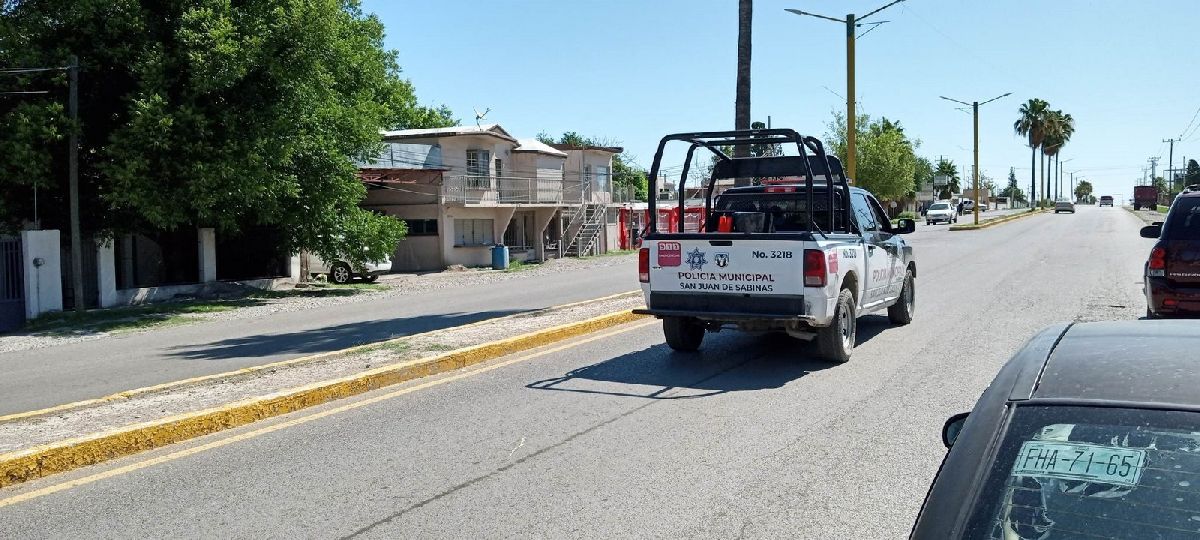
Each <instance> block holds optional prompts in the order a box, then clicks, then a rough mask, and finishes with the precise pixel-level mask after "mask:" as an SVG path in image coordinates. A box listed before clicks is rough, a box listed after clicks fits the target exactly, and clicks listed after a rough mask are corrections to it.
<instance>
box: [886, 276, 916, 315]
mask: <svg viewBox="0 0 1200 540" xmlns="http://www.w3.org/2000/svg"><path fill="white" fill-rule="evenodd" d="M916 309H917V289H916V281H915V280H914V279H913V273H912V270H906V271H905V272H904V288H903V289H900V298H897V299H896V303H895V304H892V305H891V306H888V320H889V321H892V324H900V325H904V324H908V323H910V322H912V319H913V312H914V311H916Z"/></svg>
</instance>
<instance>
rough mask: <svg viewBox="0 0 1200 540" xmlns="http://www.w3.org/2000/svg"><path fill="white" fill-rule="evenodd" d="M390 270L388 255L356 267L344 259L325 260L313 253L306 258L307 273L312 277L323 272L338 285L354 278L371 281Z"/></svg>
mask: <svg viewBox="0 0 1200 540" xmlns="http://www.w3.org/2000/svg"><path fill="white" fill-rule="evenodd" d="M391 271H392V259H391V258H390V257H389V258H385V259H384V260H382V261H377V262H368V263H366V264H365V265H363V266H361V267H357V268H355V267H352V266H350V263H348V262H345V261H332V262H326V261H325V260H323V259H321V258H320V257H317V256H315V255H312V256H310V257H309V259H308V273H309V274H310V275H311V276H312V277H316V276H318V275H320V274H325V275H327V276H328V277H329V282H330V283H336V284H338V285H345V284H347V283H350V281H351V280H352V279H354V278H359V279H362V280H363V281H366V282H367V283H371V282H373V281H375V280H376V279H379V275H380V274H386V273H388V272H391Z"/></svg>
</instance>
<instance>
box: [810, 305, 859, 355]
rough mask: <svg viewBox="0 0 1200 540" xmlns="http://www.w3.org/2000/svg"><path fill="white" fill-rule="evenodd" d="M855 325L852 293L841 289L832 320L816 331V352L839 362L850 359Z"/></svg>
mask: <svg viewBox="0 0 1200 540" xmlns="http://www.w3.org/2000/svg"><path fill="white" fill-rule="evenodd" d="M857 325H858V321H857V318H856V313H855V310H854V295H853V294H851V293H850V290H849V289H842V292H841V293H840V294H838V301H837V309H835V310H834V312H833V322H832V323H830V324H829V326H827V327H825V328H822V329H821V330H820V331H818V332H817V340H816V341H817V354H818V355H820V357H821V358H824V359H825V360H828V361H830V362H836V363H839V364H842V363H845V362H848V361H850V354H851V353H853V352H854V340H855V333H856V332H857Z"/></svg>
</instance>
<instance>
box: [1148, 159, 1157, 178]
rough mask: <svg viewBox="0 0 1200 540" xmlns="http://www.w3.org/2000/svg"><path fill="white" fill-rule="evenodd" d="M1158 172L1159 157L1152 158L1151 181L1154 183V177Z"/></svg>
mask: <svg viewBox="0 0 1200 540" xmlns="http://www.w3.org/2000/svg"><path fill="white" fill-rule="evenodd" d="M1157 174H1158V158H1157V157H1152V158H1150V183H1151V184H1153V183H1154V179H1155V177H1156V176H1157Z"/></svg>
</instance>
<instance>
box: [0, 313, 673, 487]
mask: <svg viewBox="0 0 1200 540" xmlns="http://www.w3.org/2000/svg"><path fill="white" fill-rule="evenodd" d="M655 322H657V321H653V320H651V321H644V322H640V323H636V324H631V325H629V326H626V327H624V328H618V329H616V330H612V331H608V332H604V333H602V334H596V335H594V336H590V337H587V338H583V339H579V340H577V341H574V342H571V343H567V344H563V345H558V346H555V347H551V348H549V349H543V350H540V351H537V352H534V353H530V354H526V355H524V356H519V357H517V358H513V359H510V360H505V361H503V362H498V363H496V364H492V365H489V366H485V367H482V368H479V369H474V370H471V371H467V372H463V373H458V374H455V375H451V376H448V377H445V378H442V379H438V380H434V381H429V382H425V383H421V384H418V385H415V386H410V387H407V388H402V389H400V390H396V391H394V392H388V393H386V394H382V395H379V396H375V397H372V398H368V399H364V400H362V401H356V402H354V403H349V404H346V405H342V406H340V407H334V408H332V409H328V410H324V411H321V412H317V413H313V414H309V415H307V416H302V417H300V418H295V419H292V420H287V421H284V422H280V423H278V424H274V425H271V426H266V427H262V428H259V429H256V430H254V431H248V432H246V433H240V434H238V435H233V436H230V437H226V438H224V439H220V440H216V441H212V442H209V443H205V444H202V445H199V446H195V447H192V448H187V449H184V450H180V451H177V452H172V453H170V454H166V455H163V456H158V457H154V458H150V459H147V460H145V461H139V462H137V463H131V464H129V465H124V466H121V467H117V468H115V469H110V470H107V471H104V472H99V473H96V474H93V475H89V476H85V477H82V478H76V479H74V480H68V481H66V482H63V483H61V484H55V485H52V486H46V487H44V488H40V489H35V490H33V491H30V492H28V493H22V494H20V495H15V496H12V497H9V498H7V499H0V508H4V507H6V506H11V505H14V504H18V503H22V502H26V501H30V500H33V499H38V498H41V497H45V496H46V495H51V494H54V493H58V492H60V491H65V490H68V489H72V488H76V487H79V486H84V485H87V484H91V483H93V482H98V481H100V480H104V479H106V478H112V477H115V476H120V475H123V474H127V473H131V472H134V471H139V470H141V469H145V468H147V467H153V466H155V465H159V464H162V463H167V462H170V461H175V460H177V459H180V458H185V457H188V456H191V455H195V454H199V453H201V452H206V451H208V450H213V449H216V448H220V447H222V446H227V445H230V444H233V443H236V442H240V441H244V440H248V439H253V438H255V437H259V436H261V435H266V434H268V433H272V432H275V431H279V430H281V429H286V428H290V427H295V426H299V425H301V424H307V423H309V422H312V421H314V420H319V419H322V418H326V417H329V416H333V415H335V414H339V413H343V412H346V411H351V410H354V409H359V408H362V407H366V406H368V405H374V404H376V403H379V402H381V401H387V400H389V399H393V398H396V397H400V396H403V395H405V394H410V393H413V392H416V391H418V390H424V389H426V388H432V387H434V386H439V385H443V384H446V383H450V382H454V381H457V380H460V379H465V378H467V377H472V376H475V375H479V374H481V373H487V372H489V371H493V370H497V369H500V368H502V367H506V366H510V365H512V364H516V363H519V362H525V361H528V360H533V359H535V358H539V357H542V356H545V355H547V354H551V353H555V352H559V351H562V350H566V349H570V348H573V347H578V346H580V345H583V344H586V343H591V342H593V341H597V340H601V339H605V338H609V337H612V336H615V335H618V334H623V333H625V332H630V331H633V330H637V329H640V328H644V327H646V326H649V325H651V324H654V323H655Z"/></svg>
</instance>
